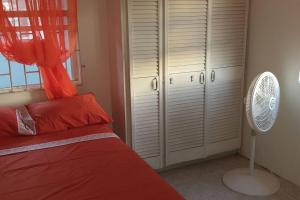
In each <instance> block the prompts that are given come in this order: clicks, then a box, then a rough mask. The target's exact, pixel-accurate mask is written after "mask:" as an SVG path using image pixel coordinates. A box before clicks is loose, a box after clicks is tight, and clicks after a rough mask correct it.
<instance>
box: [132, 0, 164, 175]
mask: <svg viewBox="0 0 300 200" xmlns="http://www.w3.org/2000/svg"><path fill="white" fill-rule="evenodd" d="M161 6H162V2H161V0H128V28H129V57H130V58H129V62H130V71H131V96H132V97H131V104H132V106H131V110H132V146H133V149H134V150H135V151H136V152H137V153H138V154H139V155H140V156H141V157H142V158H143V159H145V160H146V162H148V164H150V165H151V166H152V167H153V168H155V169H158V168H161V167H162V166H163V146H162V142H163V141H162V139H163V130H162V126H163V124H162V119H163V117H162V105H161V104H162V93H161V91H162V90H161V88H160V87H161V85H162V84H161V83H160V82H161V79H160V74H161V71H162V67H161V64H162V63H161V60H162V59H161V49H162V42H161V31H162V28H161V8H162V7H161Z"/></svg>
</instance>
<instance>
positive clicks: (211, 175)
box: [161, 155, 300, 200]
mask: <svg viewBox="0 0 300 200" xmlns="http://www.w3.org/2000/svg"><path fill="white" fill-rule="evenodd" d="M247 166H248V160H246V159H244V158H243V157H240V156H237V155H236V156H229V157H225V158H221V159H216V160H211V161H207V162H203V163H199V164H196V165H190V166H187V167H183V168H178V169H172V170H169V171H166V172H162V173H161V176H162V177H163V178H165V180H167V182H169V183H170V184H171V185H172V186H173V187H174V188H175V189H176V190H177V191H178V192H179V193H181V194H182V195H183V196H184V197H185V198H186V199H187V200H300V188H299V187H297V186H295V185H294V184H292V183H290V182H288V181H286V180H284V179H281V180H280V182H281V188H280V190H279V192H277V193H276V194H274V195H272V196H269V197H250V196H246V195H242V194H238V193H236V192H233V191H231V190H229V189H228V188H226V187H225V186H224V185H223V183H222V176H223V175H224V173H225V172H227V171H228V170H231V169H235V168H241V167H247Z"/></svg>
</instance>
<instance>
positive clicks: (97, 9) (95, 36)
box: [0, 0, 111, 113]
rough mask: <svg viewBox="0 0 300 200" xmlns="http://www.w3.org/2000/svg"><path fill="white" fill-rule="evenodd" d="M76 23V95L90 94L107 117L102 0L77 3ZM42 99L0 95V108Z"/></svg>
mask: <svg viewBox="0 0 300 200" xmlns="http://www.w3.org/2000/svg"><path fill="white" fill-rule="evenodd" d="M78 23H79V25H78V26H79V42H80V50H81V51H80V55H81V63H82V64H84V65H86V68H83V69H82V79H83V83H82V85H81V86H80V87H79V91H80V93H84V92H89V91H91V92H93V93H95V95H96V97H97V99H98V101H99V102H100V103H101V104H102V105H103V107H104V108H105V110H106V111H107V112H109V113H111V94H110V93H111V92H110V68H109V51H108V33H107V31H106V30H107V9H106V1H105V0H78ZM44 99H46V98H45V96H44V94H43V92H42V91H33V92H21V93H11V94H1V95H0V106H6V105H20V104H24V103H29V102H33V101H40V100H44Z"/></svg>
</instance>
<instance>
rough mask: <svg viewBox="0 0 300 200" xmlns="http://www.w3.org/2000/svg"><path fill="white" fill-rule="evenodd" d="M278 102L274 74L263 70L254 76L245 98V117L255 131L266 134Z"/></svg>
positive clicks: (278, 97) (273, 119) (273, 120)
mask: <svg viewBox="0 0 300 200" xmlns="http://www.w3.org/2000/svg"><path fill="white" fill-rule="evenodd" d="M279 102H280V88H279V83H278V80H277V78H276V77H275V75H274V74H272V73H271V72H264V73H262V74H260V75H258V76H256V77H255V79H254V80H253V81H252V83H251V85H250V87H249V90H248V94H247V100H246V113H247V119H248V122H249V125H250V126H251V128H252V129H253V130H254V131H255V132H258V133H260V134H266V133H267V132H268V131H269V130H270V129H271V128H272V127H273V125H274V123H275V120H276V118H277V114H278V108H279ZM258 111H259V114H257V112H258Z"/></svg>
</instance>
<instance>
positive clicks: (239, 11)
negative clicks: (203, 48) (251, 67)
mask: <svg viewBox="0 0 300 200" xmlns="http://www.w3.org/2000/svg"><path fill="white" fill-rule="evenodd" d="M247 18H248V0H210V1H209V15H208V44H207V45H208V48H207V49H208V52H207V55H208V63H207V67H208V68H210V69H215V68H223V67H234V66H244V63H245V51H246V38H247V34H246V33H247Z"/></svg>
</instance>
